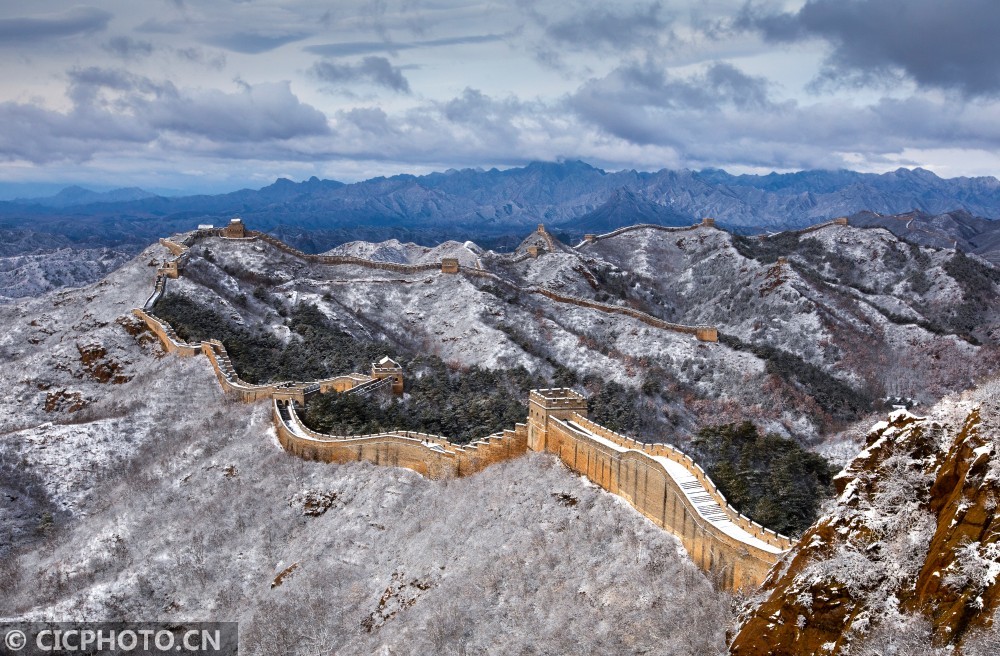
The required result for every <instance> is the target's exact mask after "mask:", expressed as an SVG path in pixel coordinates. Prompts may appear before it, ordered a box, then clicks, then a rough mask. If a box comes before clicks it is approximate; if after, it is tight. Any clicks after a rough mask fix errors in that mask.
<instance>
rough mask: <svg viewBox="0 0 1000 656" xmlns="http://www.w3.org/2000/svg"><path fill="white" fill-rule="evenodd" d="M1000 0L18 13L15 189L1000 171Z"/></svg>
mask: <svg viewBox="0 0 1000 656" xmlns="http://www.w3.org/2000/svg"><path fill="white" fill-rule="evenodd" d="M997 34H1000V2H998V1H997V0H950V1H945V0H807V1H805V2H802V1H801V0H800V1H794V0H793V1H786V2H781V1H772V0H750V1H749V2H747V1H745V0H683V1H673V0H671V1H668V0H661V1H653V2H650V1H648V0H639V1H637V2H631V1H629V0H619V1H616V2H614V3H611V2H604V1H596V0H539V1H532V0H496V1H493V0H482V1H475V0H469V1H464V0H336V2H334V1H330V0H328V1H325V2H324V1H320V0H285V1H279V0H143V1H142V2H136V1H135V0H107V1H104V2H98V1H95V2H93V3H92V4H90V5H85V4H81V3H76V2H59V1H55V0H34V1H33V2H30V3H28V2H23V3H14V2H5V3H2V4H0V57H2V58H3V59H2V61H3V76H2V78H0V183H24V182H53V183H71V182H72V183H81V184H89V185H91V186H104V187H107V186H131V185H136V186H143V187H146V188H153V189H175V190H183V191H224V190H230V189H235V188H239V187H243V186H251V187H259V186H262V185H265V184H268V183H270V182H271V181H273V180H274V179H275V178H276V177H289V178H292V179H296V180H298V179H304V178H308V177H309V176H312V175H317V176H319V177H323V178H333V179H340V180H345V181H352V180H358V179H364V178H367V177H371V176H375V175H391V174H394V173H401V172H410V173H423V172H427V171H432V170H443V169H447V168H453V167H454V168H461V167H477V166H482V167H491V166H498V167H508V166H516V165H521V164H524V163H526V162H529V161H532V160H559V159H564V158H565V159H583V160H585V161H588V162H590V163H592V164H594V165H596V166H601V167H603V168H607V169H614V170H617V169H622V168H636V169H643V170H656V169H660V168H684V167H686V168H696V169H701V168H706V167H721V168H725V169H727V170H730V171H734V172H767V171H771V170H778V171H787V170H797V169H805V168H841V167H846V168H853V169H857V170H864V171H885V170H890V169H894V168H897V167H899V166H907V167H912V166H922V167H925V168H929V169H931V170H933V171H935V172H937V173H938V174H939V175H942V176H946V177H952V176H957V175H995V174H997V173H998V172H1000V155H998V147H1000V45H998V43H1000V42H998V37H997Z"/></svg>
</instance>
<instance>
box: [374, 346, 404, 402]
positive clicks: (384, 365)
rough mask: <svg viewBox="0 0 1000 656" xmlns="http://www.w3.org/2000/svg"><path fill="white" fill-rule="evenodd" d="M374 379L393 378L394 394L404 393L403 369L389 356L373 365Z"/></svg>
mask: <svg viewBox="0 0 1000 656" xmlns="http://www.w3.org/2000/svg"><path fill="white" fill-rule="evenodd" d="M372 378H375V379H379V380H380V379H382V378H392V393H393V394H402V393H403V368H402V367H401V366H399V363H398V362H396V361H395V360H393V359H392V358H390V357H389V356H388V355H387V356H385V357H384V358H382V359H381V360H379V361H378V362H373V363H372Z"/></svg>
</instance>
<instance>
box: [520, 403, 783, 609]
mask: <svg viewBox="0 0 1000 656" xmlns="http://www.w3.org/2000/svg"><path fill="white" fill-rule="evenodd" d="M570 422H572V424H575V425H578V426H580V427H582V428H584V429H586V430H580V429H578V428H576V426H574V425H571V423H570ZM586 431H590V432H591V433H593V434H595V435H598V436H600V437H601V438H604V439H606V440H608V441H609V442H612V443H613V444H615V445H617V446H618V447H621V448H622V449H628V450H627V451H621V450H618V449H615V448H612V447H611V446H609V445H608V444H605V443H602V442H601V441H599V440H597V439H595V438H594V437H593V436H592V435H590V434H588V433H587V432H586ZM528 446H529V448H530V449H532V450H535V451H546V452H549V453H554V454H556V455H557V456H558V457H559V458H560V460H562V461H563V463H565V464H566V466H568V467H569V468H570V469H572V470H573V471H575V472H577V473H580V474H583V475H584V476H587V478H589V479H590V480H591V481H593V482H594V483H596V484H597V485H599V486H601V487H602V488H603V489H605V490H607V491H609V492H611V493H613V494H617V495H619V496H621V497H622V498H624V499H625V500H626V501H628V502H629V503H630V504H631V505H632V506H633V507H635V508H636V509H637V510H638V511H639V512H641V513H642V514H644V515H646V516H647V517H648V518H650V519H651V520H652V521H653V522H654V523H656V524H657V525H658V526H661V527H663V528H664V529H666V530H668V531H670V532H671V533H673V534H674V535H676V536H677V537H678V538H680V540H681V542H682V543H683V544H684V548H685V549H686V550H687V552H688V553H689V554H690V556H691V558H692V559H693V560H694V561H695V563H696V564H697V565H698V566H699V567H701V568H702V569H704V570H705V571H707V572H710V573H712V574H713V575H714V576H715V577H716V580H717V581H718V583H719V584H720V585H721V586H722V587H724V588H726V589H729V590H736V589H741V588H753V587H757V586H759V585H760V584H761V582H763V580H764V579H765V578H766V576H767V574H768V572H769V570H770V569H771V567H772V566H773V565H774V564H775V563H776V562H777V561H778V559H779V558H780V557H781V555H782V553H775V552H777V551H780V552H784V551H787V550H788V549H789V548H790V547H791V546H792V544H793V543H792V541H791V540H790V539H789V538H787V537H785V536H782V535H778V534H776V533H775V532H773V531H770V530H767V529H764V528H763V527H761V526H760V525H759V524H756V523H754V522H751V521H750V520H749V519H748V518H746V517H744V516H742V515H740V514H739V513H738V512H737V511H736V509H735V508H733V507H732V506H730V505H729V504H728V502H727V501H726V499H725V497H724V496H722V494H721V493H720V492H719V491H718V489H717V488H716V487H715V484H714V483H713V482H712V481H711V479H709V477H708V476H707V475H706V474H705V472H704V471H703V470H702V469H701V467H699V466H698V465H697V463H695V462H693V461H692V460H691V458H690V457H688V456H686V455H684V454H683V453H681V452H680V451H679V450H677V449H676V448H674V447H672V446H671V445H668V444H644V443H641V442H637V441H636V440H633V439H630V438H627V437H624V436H622V435H619V434H617V433H615V432H613V431H611V430H609V429H607V428H604V427H603V426H600V425H598V424H595V423H594V422H592V421H589V420H588V419H587V418H586V400H585V399H584V397H582V396H581V395H579V394H576V393H575V392H573V391H572V390H564V389H553V390H533V391H532V392H531V394H530V395H529V412H528ZM656 457H665V458H668V459H669V460H671V461H673V462H676V463H678V464H680V465H682V466H683V467H684V470H686V471H687V472H688V473H689V474H691V475H692V476H694V477H695V479H696V480H697V482H698V483H699V484H700V485H701V488H703V489H702V490H699V491H703V492H707V493H708V494H709V495H710V496H711V497H712V499H714V500H715V501H716V502H717V503H718V504H719V508H720V509H721V510H722V511H723V512H724V513H725V517H726V518H727V519H728V520H729V521H731V522H732V523H733V524H736V525H737V526H739V527H740V528H742V529H743V530H745V531H747V532H748V533H750V535H751V536H753V537H754V538H757V539H758V540H761V541H763V542H764V543H766V544H767V545H769V546H770V547H771V549H770V550H768V549H765V548H760V547H757V546H755V545H754V544H750V543H748V542H745V541H741V540H739V539H737V538H735V537H733V536H731V535H729V534H728V533H726V532H725V531H723V530H722V529H721V528H719V527H718V526H715V525H714V524H713V523H712V522H709V521H708V520H706V519H705V518H704V517H703V516H702V515H701V514H699V513H698V511H697V509H696V508H695V507H694V505H693V504H692V502H691V501H690V499H689V497H688V495H687V494H685V493H684V491H682V490H681V489H680V487H679V486H678V484H677V482H676V481H675V479H674V478H673V477H672V476H670V475H669V474H668V473H667V470H666V468H665V466H664V465H663V464H662V463H660V462H658V461H657V460H656Z"/></svg>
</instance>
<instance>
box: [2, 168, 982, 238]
mask: <svg viewBox="0 0 1000 656" xmlns="http://www.w3.org/2000/svg"><path fill="white" fill-rule="evenodd" d="M862 210H867V211H871V212H876V213H879V214H900V213H905V212H911V211H919V212H923V213H927V214H929V215H938V214H942V213H946V212H952V211H956V210H961V211H964V212H967V213H969V214H970V215H972V216H978V217H985V218H986V219H996V218H1000V182H998V181H997V179H996V178H993V177H979V178H952V179H942V178H939V177H938V176H936V175H935V174H934V173H931V172H930V171H926V170H923V169H913V170H908V169H898V170H896V171H892V172H889V173H883V174H869V173H857V172H853V171H843V170H841V171H803V172H799V173H788V174H776V173H772V174H769V175H764V176H756V175H730V174H729V173H726V172H725V171H722V170H717V169H709V170H704V171H689V170H680V171H671V170H666V169H664V170H661V171H657V172H653V173H648V172H638V171H634V170H628V171H619V172H606V171H603V170H601V169H598V168H594V167H592V166H590V165H589V164H586V163H584V162H580V161H569V162H562V163H542V162H535V163H532V164H529V165H527V166H525V167H522V168H513V169H508V170H504V171H500V170H497V169H490V170H488V171H484V170H481V169H464V170H460V171H458V170H449V171H446V172H443V173H432V174H429V175H425V176H419V177H418V176H412V175H398V176H393V177H390V178H383V177H380V178H373V179H370V180H365V181H363V182H357V183H353V184H344V183H341V182H337V181H333V180H320V179H318V178H315V177H314V178H310V179H309V180H306V181H304V182H298V183H297V182H292V181H291V180H287V179H279V180H277V181H276V182H275V183H273V184H271V185H269V186H266V187H264V188H262V189H258V190H252V189H243V190H239V191H235V192H232V193H228V194H221V195H215V196H206V195H199V196H183V197H163V196H156V195H153V194H148V193H147V192H144V191H142V190H141V189H119V190H115V191H111V192H107V193H94V192H87V191H86V190H83V189H80V188H69V189H65V190H63V191H62V192H60V193H59V194H57V195H55V196H51V197H47V198H40V199H19V200H17V201H8V202H0V228H25V227H28V228H31V229H32V230H35V231H38V232H46V233H58V234H64V235H66V236H68V237H69V238H70V239H71V240H73V241H76V242H85V243H87V244H89V245H91V246H95V245H100V246H121V245H131V246H133V247H134V248H136V249H137V248H138V247H139V246H140V245H142V244H145V243H148V242H149V241H150V240H152V239H155V238H156V237H158V236H160V235H163V234H167V233H170V232H173V231H177V230H186V229H191V228H193V227H195V226H196V225H197V224H199V223H219V222H221V221H224V220H228V218H229V217H231V216H233V215H234V214H239V215H241V216H243V217H244V218H245V219H247V220H248V221H251V222H252V223H253V224H254V225H255V226H257V227H258V228H260V229H262V230H265V231H270V232H273V233H274V234H277V235H279V236H281V237H282V238H283V239H285V240H287V241H289V242H291V243H292V244H294V245H296V246H297V247H300V248H302V249H304V250H307V251H312V252H319V251H323V250H326V249H328V248H331V247H333V246H336V245H337V244H340V243H344V242H346V241H351V240H355V239H366V240H383V239H390V238H400V239H403V240H406V241H415V242H417V243H422V244H433V243H438V242H440V241H443V240H445V239H448V238H451V239H455V238H459V239H474V240H477V241H479V242H486V243H487V244H488V245H494V246H504V245H509V246H513V245H516V243H517V242H516V241H515V240H514V239H513V238H514V237H515V236H523V234H524V233H525V231H526V228H528V229H530V227H533V226H534V224H536V223H539V222H544V223H546V225H548V226H549V227H550V229H553V230H556V231H558V232H561V233H565V234H568V235H571V236H574V237H575V236H580V235H582V234H583V233H584V232H598V233H599V232H603V231H607V230H612V229H614V228H618V227H621V226H624V225H631V224H635V223H657V224H662V225H687V224H690V223H692V222H694V221H696V220H698V219H700V218H701V217H703V216H714V217H715V218H716V219H717V220H718V221H719V224H720V225H723V226H727V227H729V228H731V229H734V230H736V231H739V232H760V231H765V230H772V231H773V230H780V229H785V228H795V227H802V226H805V225H809V224H812V223H817V222H820V221H823V220H826V219H829V218H833V217H837V216H847V215H851V214H854V213H856V212H860V211H862ZM362 226H363V227H362Z"/></svg>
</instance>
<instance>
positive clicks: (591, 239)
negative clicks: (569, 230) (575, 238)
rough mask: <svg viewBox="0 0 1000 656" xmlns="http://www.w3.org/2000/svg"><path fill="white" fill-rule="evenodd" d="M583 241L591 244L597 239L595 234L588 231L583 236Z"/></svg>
mask: <svg viewBox="0 0 1000 656" xmlns="http://www.w3.org/2000/svg"><path fill="white" fill-rule="evenodd" d="M583 241H585V242H587V243H588V244H593V243H594V242H595V241H597V235H592V234H590V233H587V234H585V235H584V236H583Z"/></svg>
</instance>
